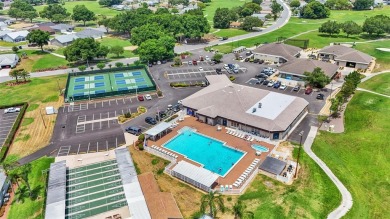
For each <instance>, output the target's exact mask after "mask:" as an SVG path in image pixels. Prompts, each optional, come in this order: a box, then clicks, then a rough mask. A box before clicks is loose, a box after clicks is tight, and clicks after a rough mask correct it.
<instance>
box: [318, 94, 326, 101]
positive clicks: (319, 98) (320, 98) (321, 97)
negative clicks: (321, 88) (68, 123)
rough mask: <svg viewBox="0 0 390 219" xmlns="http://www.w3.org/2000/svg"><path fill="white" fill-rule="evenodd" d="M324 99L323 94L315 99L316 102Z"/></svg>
mask: <svg viewBox="0 0 390 219" xmlns="http://www.w3.org/2000/svg"><path fill="white" fill-rule="evenodd" d="M324 97H325V95H324V94H317V97H316V99H317V100H323V99H324Z"/></svg>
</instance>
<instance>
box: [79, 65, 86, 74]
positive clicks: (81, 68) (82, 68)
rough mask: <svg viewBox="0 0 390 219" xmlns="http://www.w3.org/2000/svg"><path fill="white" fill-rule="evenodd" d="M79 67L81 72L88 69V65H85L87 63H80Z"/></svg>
mask: <svg viewBox="0 0 390 219" xmlns="http://www.w3.org/2000/svg"><path fill="white" fill-rule="evenodd" d="M78 69H79V70H80V71H81V72H83V71H85V70H86V69H87V66H85V65H80V66H79V67H78Z"/></svg>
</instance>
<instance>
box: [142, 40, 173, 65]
mask: <svg viewBox="0 0 390 219" xmlns="http://www.w3.org/2000/svg"><path fill="white" fill-rule="evenodd" d="M137 51H138V54H139V57H140V59H141V60H142V61H145V62H153V61H158V60H162V59H163V58H164V57H165V56H166V54H167V49H166V48H165V47H164V46H163V45H161V43H160V42H159V41H158V40H156V39H151V40H146V41H145V42H143V43H141V45H140V46H139V47H138V49H137Z"/></svg>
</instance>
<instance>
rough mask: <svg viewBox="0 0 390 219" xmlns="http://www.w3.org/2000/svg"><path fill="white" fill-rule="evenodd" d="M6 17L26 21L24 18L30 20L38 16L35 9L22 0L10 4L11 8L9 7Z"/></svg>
mask: <svg viewBox="0 0 390 219" xmlns="http://www.w3.org/2000/svg"><path fill="white" fill-rule="evenodd" d="M34 12H35V13H34ZM8 15H9V16H10V17H12V18H15V19H18V18H22V19H26V18H28V19H31V20H32V19H33V18H35V17H37V16H38V14H37V13H36V10H35V8H34V7H33V6H32V5H31V4H29V3H27V2H26V1H23V0H16V1H14V2H13V3H12V4H11V6H10V9H9V11H8ZM34 15H35V16H34Z"/></svg>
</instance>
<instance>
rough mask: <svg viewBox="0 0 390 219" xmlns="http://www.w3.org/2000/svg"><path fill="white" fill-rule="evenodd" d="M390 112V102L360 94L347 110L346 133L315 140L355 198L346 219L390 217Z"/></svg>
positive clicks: (317, 149)
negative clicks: (389, 210)
mask: <svg viewBox="0 0 390 219" xmlns="http://www.w3.org/2000/svg"><path fill="white" fill-rule="evenodd" d="M374 83H376V82H375V81H374ZM367 84H368V86H371V85H370V81H368V83H366V85H367ZM389 112H390V99H389V98H386V97H381V96H379V95H375V94H370V93H366V92H359V91H358V92H356V94H355V95H354V97H353V98H352V100H351V102H350V103H349V104H348V106H347V109H346V113H345V133H343V134H332V133H328V132H323V131H321V132H320V133H319V135H317V137H316V139H315V142H314V144H313V150H314V152H315V153H316V154H317V155H318V156H319V157H320V158H321V159H322V160H323V161H324V162H325V163H326V164H327V165H328V167H329V168H330V169H331V170H332V171H333V173H335V175H336V176H337V177H339V179H340V180H341V181H342V182H343V183H344V185H345V186H346V187H347V188H348V190H349V191H350V192H351V194H352V197H353V206H352V209H351V210H350V211H349V212H348V214H347V215H346V216H345V217H344V218H388V217H389V214H388V209H389V208H390V199H389V197H390V187H389V185H390V178H389V171H388V170H389V169H390V163H389V160H390V153H389V144H388V142H389V141H390V137H389V130H390V116H389V115H390V114H389Z"/></svg>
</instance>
